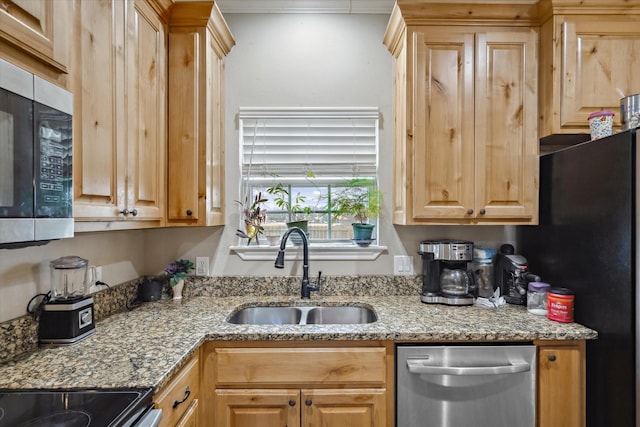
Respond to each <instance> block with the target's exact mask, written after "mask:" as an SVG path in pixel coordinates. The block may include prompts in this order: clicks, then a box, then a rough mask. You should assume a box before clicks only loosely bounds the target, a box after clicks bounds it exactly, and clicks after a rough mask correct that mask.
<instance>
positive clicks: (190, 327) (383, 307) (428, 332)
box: [0, 294, 597, 390]
mask: <svg viewBox="0 0 640 427" xmlns="http://www.w3.org/2000/svg"><path fill="white" fill-rule="evenodd" d="M351 303H358V304H361V305H365V306H370V307H371V308H373V309H374V310H375V312H376V314H377V315H378V320H377V321H376V322H374V323H369V324H358V325H268V326H262V325H233V324H229V323H227V322H226V319H227V317H228V316H229V315H230V314H231V313H232V312H233V311H234V310H235V309H236V308H237V307H239V306H252V305H258V304H260V305H280V304H284V305H295V304H301V305H314V304H318V305H345V304H351ZM595 338H597V333H596V332H595V331H593V330H591V329H588V328H586V327H583V326H581V325H579V324H576V323H571V324H564V323H558V322H553V321H551V320H548V319H547V318H546V317H544V316H536V315H533V314H530V313H528V312H527V311H526V309H525V307H522V306H513V305H507V306H503V307H500V308H498V309H489V308H483V307H479V306H468V307H449V306H444V305H427V304H422V303H421V302H420V299H419V297H417V296H388V295H387V296H318V295H315V294H314V295H313V296H312V299H311V300H300V299H299V298H298V297H294V296H281V297H278V296H260V297H258V296H233V297H224V298H220V297H192V298H187V299H184V300H180V301H173V300H161V301H159V302H154V303H145V304H143V305H142V306H140V307H139V308H137V309H135V310H133V311H129V312H125V313H119V314H116V315H113V316H111V317H108V318H106V319H104V320H102V321H100V322H98V323H97V325H96V333H95V334H94V335H92V336H91V337H89V338H87V339H85V340H83V341H81V342H79V343H77V344H75V345H72V346H68V347H57V348H41V349H40V350H38V351H37V352H35V353H32V354H30V355H28V356H26V357H23V358H20V359H18V360H15V361H12V362H8V363H6V364H4V365H0V389H17V388H37V389H49V388H134V387H144V388H148V387H152V388H154V389H155V390H158V389H159V388H160V387H162V386H163V385H164V384H166V382H167V381H168V379H169V378H170V377H171V375H173V374H174V373H175V372H176V371H177V370H178V369H179V368H180V367H181V366H182V364H183V363H184V362H185V361H186V359H187V358H188V357H189V356H190V355H191V354H193V353H194V352H195V351H196V350H197V349H198V348H199V346H200V345H201V344H202V343H203V342H204V341H206V340H227V341H251V340H270V341H293V340H306V341H314V340H392V341H404V342H407V341H408V342H421V341H437V342H443V341H485V342H486V341H532V340H588V339H595Z"/></svg>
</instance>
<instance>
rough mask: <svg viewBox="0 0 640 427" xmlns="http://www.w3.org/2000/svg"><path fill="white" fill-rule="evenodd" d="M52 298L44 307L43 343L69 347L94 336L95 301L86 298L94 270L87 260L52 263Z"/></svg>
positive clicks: (41, 326) (60, 260) (66, 260)
mask: <svg viewBox="0 0 640 427" xmlns="http://www.w3.org/2000/svg"><path fill="white" fill-rule="evenodd" d="M49 268H50V270H51V296H50V299H49V301H47V302H46V303H45V304H44V305H43V307H42V313H41V314H40V328H39V331H38V337H39V341H40V343H43V344H57V345H68V344H74V343H76V342H78V341H80V340H82V339H84V338H87V337H88V336H90V335H91V334H93V333H94V332H95V319H94V313H93V298H92V297H90V296H88V295H86V290H87V289H88V284H89V283H91V281H92V280H93V279H94V278H95V267H94V266H89V265H88V262H87V260H86V259H83V258H80V257H77V256H67V257H62V258H58V259H56V260H53V261H51V263H50V264H49Z"/></svg>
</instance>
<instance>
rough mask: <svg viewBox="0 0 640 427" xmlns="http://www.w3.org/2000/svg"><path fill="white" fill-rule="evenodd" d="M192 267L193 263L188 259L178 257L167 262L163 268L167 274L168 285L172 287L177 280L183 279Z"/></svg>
mask: <svg viewBox="0 0 640 427" xmlns="http://www.w3.org/2000/svg"><path fill="white" fill-rule="evenodd" d="M193 267H194V265H193V263H192V262H191V261H189V260H188V259H179V260H176V261H174V262H172V263H171V264H169V265H168V266H167V268H166V269H165V270H164V271H165V273H166V274H167V276H169V286H171V287H172V288H173V287H174V286H175V285H176V284H178V282H179V281H181V280H184V279H185V278H186V277H187V273H189V272H190V271H191V270H193Z"/></svg>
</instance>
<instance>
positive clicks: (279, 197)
mask: <svg viewBox="0 0 640 427" xmlns="http://www.w3.org/2000/svg"><path fill="white" fill-rule="evenodd" d="M265 191H266V192H267V193H268V194H270V195H272V196H274V199H273V202H274V203H275V205H276V206H278V207H279V208H281V209H284V210H285V211H287V212H290V213H291V215H292V218H291V219H292V220H291V221H287V222H286V224H287V227H288V228H292V227H298V228H300V229H301V230H302V231H304V232H305V233H306V234H307V235H308V233H309V231H308V229H309V220H308V219H307V216H308V215H310V214H311V213H312V212H313V210H312V209H311V207H309V206H303V204H304V202H305V201H306V197H305V196H304V195H302V194H300V193H297V194H296V195H295V196H292V195H291V194H290V192H289V190H288V189H287V187H285V186H284V185H283V184H282V183H281V182H279V183H277V184H275V185H273V186H271V187H269V188H267V189H266V190H265ZM291 241H292V242H293V244H294V245H300V244H302V239H301V238H300V236H298V235H292V236H291Z"/></svg>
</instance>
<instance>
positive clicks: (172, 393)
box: [153, 352, 203, 427]
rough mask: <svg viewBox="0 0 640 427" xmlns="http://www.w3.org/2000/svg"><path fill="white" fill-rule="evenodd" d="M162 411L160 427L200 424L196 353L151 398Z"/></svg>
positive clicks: (198, 378) (198, 368) (198, 366)
mask: <svg viewBox="0 0 640 427" xmlns="http://www.w3.org/2000/svg"><path fill="white" fill-rule="evenodd" d="M153 401H154V405H155V406H156V408H159V409H162V420H161V422H160V427H169V426H171V427H173V426H176V427H196V426H199V425H203V424H201V422H200V356H199V353H198V352H197V353H196V354H195V355H194V356H192V357H191V359H189V361H187V362H186V364H185V365H184V366H183V367H182V368H181V369H180V370H179V371H178V373H176V374H175V375H174V376H173V378H171V380H170V381H169V383H168V384H167V385H166V386H164V387H163V388H162V389H161V390H160V391H159V392H158V393H156V395H155V396H154V397H153Z"/></svg>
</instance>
